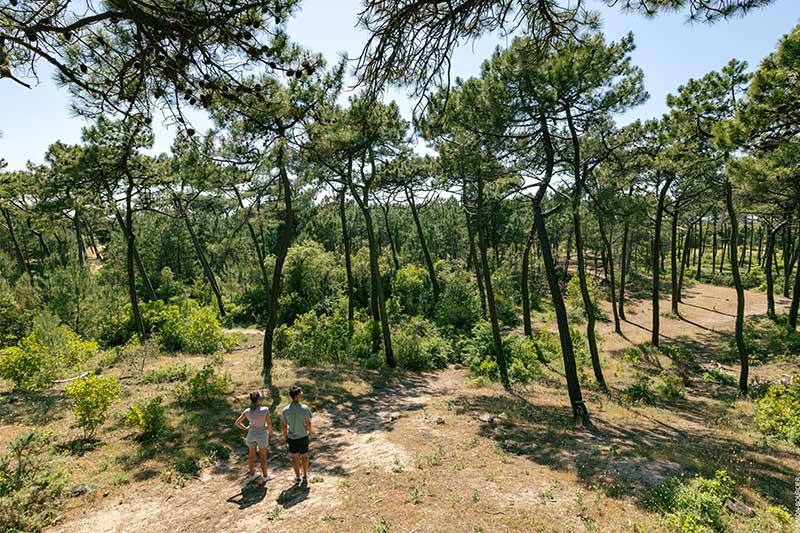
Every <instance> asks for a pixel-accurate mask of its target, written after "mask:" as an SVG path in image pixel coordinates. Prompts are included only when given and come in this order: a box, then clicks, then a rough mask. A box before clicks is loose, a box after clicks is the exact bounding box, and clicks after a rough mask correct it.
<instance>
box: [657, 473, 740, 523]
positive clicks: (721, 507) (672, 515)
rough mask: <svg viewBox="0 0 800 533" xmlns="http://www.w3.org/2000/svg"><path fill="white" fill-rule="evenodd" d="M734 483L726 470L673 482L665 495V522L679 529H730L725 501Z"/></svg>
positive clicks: (729, 496) (729, 495) (731, 494)
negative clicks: (685, 480)
mask: <svg viewBox="0 0 800 533" xmlns="http://www.w3.org/2000/svg"><path fill="white" fill-rule="evenodd" d="M734 489H735V484H734V482H733V480H732V479H731V478H730V477H728V475H727V472H725V470H718V471H717V472H715V474H714V478H713V479H707V478H704V477H702V476H698V477H696V478H694V479H692V480H691V481H689V482H688V483H681V484H675V485H673V486H672V490H670V491H669V492H668V494H667V497H666V498H665V503H666V504H667V509H668V512H667V516H666V522H667V526H668V527H669V528H670V529H671V530H673V531H676V532H678V533H717V532H718V533H723V532H725V531H729V527H730V526H729V525H728V520H727V516H726V515H727V511H726V510H725V501H726V500H728V499H730V498H732V497H733V494H734Z"/></svg>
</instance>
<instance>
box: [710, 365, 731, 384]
mask: <svg viewBox="0 0 800 533" xmlns="http://www.w3.org/2000/svg"><path fill="white" fill-rule="evenodd" d="M703 381H705V382H706V383H719V384H720V385H734V384H736V378H734V377H733V376H731V375H730V374H726V373H725V372H723V371H722V370H719V369H718V368H712V369H711V370H709V371H707V372H703Z"/></svg>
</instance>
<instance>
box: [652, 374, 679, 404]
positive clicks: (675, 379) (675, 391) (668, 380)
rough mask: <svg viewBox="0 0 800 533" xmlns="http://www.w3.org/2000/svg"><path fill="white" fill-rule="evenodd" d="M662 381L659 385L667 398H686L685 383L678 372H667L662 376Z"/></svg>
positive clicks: (659, 388) (660, 390) (662, 393)
mask: <svg viewBox="0 0 800 533" xmlns="http://www.w3.org/2000/svg"><path fill="white" fill-rule="evenodd" d="M661 381H662V383H661V384H660V385H659V386H658V390H659V392H660V393H661V395H662V396H664V397H665V398H685V397H686V388H685V386H684V384H683V378H682V377H681V376H678V375H676V374H667V375H664V376H661Z"/></svg>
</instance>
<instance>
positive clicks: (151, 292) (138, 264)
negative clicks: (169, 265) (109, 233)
mask: <svg viewBox="0 0 800 533" xmlns="http://www.w3.org/2000/svg"><path fill="white" fill-rule="evenodd" d="M114 215H115V217H116V219H117V222H118V223H119V226H120V228H121V229H122V234H123V235H126V236H127V235H128V233H129V231H128V228H129V226H128V224H127V223H126V222H125V218H123V216H122V214H121V213H120V212H119V210H118V209H115V210H114ZM126 216H127V214H126ZM131 222H132V221H131ZM131 229H132V228H131ZM130 233H131V234H133V231H130ZM131 244H132V246H133V249H132V250H131V253H132V254H133V260H134V262H135V263H136V269H137V270H138V271H139V275H140V276H142V282H143V283H144V287H145V289H146V290H147V295H148V297H149V298H150V299H151V300H155V299H157V298H158V296H156V290H155V289H154V288H153V284H152V283H150V276H148V275H147V270H145V268H144V263H143V262H142V257H141V256H140V255H139V250H137V249H136V243H135V242H132V243H131Z"/></svg>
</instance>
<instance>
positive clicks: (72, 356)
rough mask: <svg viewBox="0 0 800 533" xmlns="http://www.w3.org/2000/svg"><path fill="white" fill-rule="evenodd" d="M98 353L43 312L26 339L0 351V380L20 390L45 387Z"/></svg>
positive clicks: (91, 344) (94, 344) (56, 319)
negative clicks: (66, 371) (12, 384)
mask: <svg viewBox="0 0 800 533" xmlns="http://www.w3.org/2000/svg"><path fill="white" fill-rule="evenodd" d="M98 349H99V348H98V346H97V343H95V342H93V341H84V340H82V339H81V338H80V337H78V335H76V334H75V333H73V332H72V331H71V330H70V329H69V328H68V327H66V326H64V325H61V324H59V323H58V318H57V317H55V316H54V315H52V314H51V313H48V312H46V311H45V312H43V313H41V314H40V315H39V316H37V317H36V318H35V319H34V325H33V330H32V332H31V334H30V335H28V336H27V337H24V338H23V339H21V340H20V341H19V342H18V343H17V345H16V346H11V347H8V348H4V349H2V350H0V377H2V378H3V379H7V380H9V381H11V382H13V383H14V387H15V388H17V389H20V390H34V389H41V388H44V387H48V386H49V385H50V384H52V382H53V381H54V380H55V379H56V378H57V377H58V376H59V374H61V373H62V371H63V370H65V369H69V370H76V369H78V368H80V366H81V364H82V363H84V362H86V360H87V359H89V358H90V357H91V356H92V355H94V354H95V353H96V352H97V350H98Z"/></svg>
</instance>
